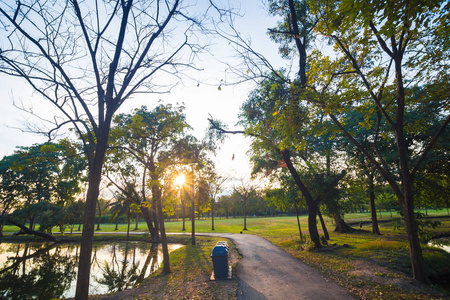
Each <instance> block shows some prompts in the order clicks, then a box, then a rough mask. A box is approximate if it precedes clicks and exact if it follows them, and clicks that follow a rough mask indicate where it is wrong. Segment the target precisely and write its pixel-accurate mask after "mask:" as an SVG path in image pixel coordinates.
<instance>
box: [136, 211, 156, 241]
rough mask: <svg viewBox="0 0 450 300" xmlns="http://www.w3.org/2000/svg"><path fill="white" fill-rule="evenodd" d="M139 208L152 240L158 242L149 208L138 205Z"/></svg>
mask: <svg viewBox="0 0 450 300" xmlns="http://www.w3.org/2000/svg"><path fill="white" fill-rule="evenodd" d="M140 209H141V212H142V216H143V217H144V220H145V223H147V227H148V231H149V232H150V236H151V239H152V242H154V243H156V242H158V232H157V229H156V228H155V226H153V221H152V215H151V213H150V210H149V209H148V208H147V207H146V206H143V205H141V206H140ZM155 221H156V220H155Z"/></svg>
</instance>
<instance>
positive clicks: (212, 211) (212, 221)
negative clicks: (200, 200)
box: [211, 199, 215, 230]
mask: <svg viewBox="0 0 450 300" xmlns="http://www.w3.org/2000/svg"><path fill="white" fill-rule="evenodd" d="M211 230H215V229H214V199H211Z"/></svg>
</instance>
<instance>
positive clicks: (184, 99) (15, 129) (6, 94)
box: [0, 0, 282, 178]
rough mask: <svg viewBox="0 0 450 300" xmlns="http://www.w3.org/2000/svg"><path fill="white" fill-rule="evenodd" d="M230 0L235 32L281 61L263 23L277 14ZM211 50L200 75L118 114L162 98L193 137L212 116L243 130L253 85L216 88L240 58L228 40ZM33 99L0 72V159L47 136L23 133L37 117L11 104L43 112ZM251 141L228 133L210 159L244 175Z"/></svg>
mask: <svg viewBox="0 0 450 300" xmlns="http://www.w3.org/2000/svg"><path fill="white" fill-rule="evenodd" d="M230 2H231V3H232V5H236V6H240V7H241V15H242V17H240V18H237V19H236V22H235V25H236V28H237V29H238V30H239V32H240V33H241V34H242V35H243V36H246V37H249V38H251V40H252V45H253V46H254V48H255V49H256V50H257V51H260V52H262V53H263V54H264V55H266V56H267V57H269V58H270V59H271V61H277V60H280V59H279V56H278V55H277V45H276V44H275V43H273V42H272V41H270V39H269V38H268V36H267V35H266V32H267V28H269V27H273V26H274V25H275V23H276V19H275V18H273V17H270V16H269V15H268V13H267V11H266V9H265V8H264V5H263V4H262V3H263V2H262V1H258V0H247V1H242V2H241V1H238V0H234V1H230ZM211 52H212V53H213V54H214V56H210V55H205V56H203V57H202V58H201V59H202V61H201V62H200V64H199V66H200V67H201V68H202V71H200V72H196V73H195V74H193V75H192V76H193V77H194V78H198V80H193V81H186V82H184V83H183V84H179V85H177V86H176V87H175V88H173V89H172V91H171V92H170V93H169V94H148V95H146V96H145V97H144V96H142V97H136V98H135V99H130V100H129V101H127V102H125V104H124V105H123V106H122V107H121V109H120V110H119V113H129V112H131V110H132V109H133V108H136V107H140V106H141V105H147V107H149V108H150V109H151V108H153V107H154V106H156V105H157V104H158V101H160V100H161V101H162V102H163V103H172V104H176V103H183V104H184V105H185V107H186V110H185V113H186V117H187V122H188V123H189V124H190V126H191V127H192V128H193V134H194V135H195V136H197V138H202V137H203V136H204V133H205V131H206V129H207V127H208V120H207V119H208V117H209V116H210V115H212V116H213V117H214V118H217V119H220V120H222V121H223V122H225V123H226V124H228V126H229V128H230V129H232V128H234V129H241V128H239V126H237V125H236V123H237V122H238V114H239V108H240V106H241V104H242V103H243V102H244V101H245V100H246V98H247V96H248V93H249V92H250V91H251V90H252V89H253V88H254V87H255V85H254V83H253V82H247V83H244V84H239V85H232V86H222V87H221V90H219V89H218V85H219V84H220V83H219V82H220V80H221V79H224V76H225V75H224V74H225V70H226V68H227V67H226V65H225V64H223V63H221V62H220V61H227V62H230V63H232V64H236V63H239V61H237V60H236V58H235V53H234V52H233V50H232V48H231V47H229V45H228V43H226V42H224V41H222V40H219V39H216V40H213V44H212V46H211ZM281 63H282V62H280V64H281ZM36 98H37V96H36V94H34V93H33V91H32V89H31V88H29V87H28V86H27V85H26V83H24V82H23V81H21V80H20V79H17V78H12V77H6V76H5V75H0V105H1V109H0V158H1V157H3V156H5V155H10V154H12V153H13V151H14V150H15V148H16V146H30V145H32V144H34V143H42V142H45V141H46V138H45V137H43V136H39V135H37V134H35V133H28V132H25V130H26V125H24V124H30V125H32V124H34V123H35V122H36V121H37V120H36V119H35V118H33V117H32V116H30V115H29V114H27V113H26V112H24V111H22V110H20V109H18V108H16V107H14V105H13V103H14V102H15V103H26V107H27V108H30V107H33V109H34V110H35V111H38V112H39V110H41V111H42V112H43V113H45V112H46V107H45V104H43V103H42V101H41V102H38V101H36ZM33 100H35V101H33ZM250 142H251V140H250V138H246V137H244V136H241V135H233V136H229V137H228V138H227V139H226V140H225V142H224V143H223V144H222V145H221V148H220V150H219V151H218V153H217V155H216V156H215V158H214V161H215V163H216V167H217V168H218V169H219V172H220V173H222V174H225V175H226V176H232V177H235V178H243V177H248V175H249V173H250V163H249V158H248V156H247V154H246V152H247V151H248V150H249V145H250ZM233 158H234V159H233Z"/></svg>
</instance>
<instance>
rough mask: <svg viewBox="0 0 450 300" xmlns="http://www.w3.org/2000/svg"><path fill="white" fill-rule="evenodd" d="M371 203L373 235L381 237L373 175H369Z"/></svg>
mask: <svg viewBox="0 0 450 300" xmlns="http://www.w3.org/2000/svg"><path fill="white" fill-rule="evenodd" d="M369 201H370V215H371V218H372V233H373V234H377V235H380V229H379V228H378V219H377V210H376V207H375V185H374V182H373V173H372V172H370V174H369Z"/></svg>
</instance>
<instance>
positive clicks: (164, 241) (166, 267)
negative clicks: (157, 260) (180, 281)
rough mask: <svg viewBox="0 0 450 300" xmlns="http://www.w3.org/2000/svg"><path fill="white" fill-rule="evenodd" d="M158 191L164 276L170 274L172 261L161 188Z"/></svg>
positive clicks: (157, 188)
mask: <svg viewBox="0 0 450 300" xmlns="http://www.w3.org/2000/svg"><path fill="white" fill-rule="evenodd" d="M154 191H156V195H155V196H156V197H157V200H156V203H157V211H158V221H159V222H158V223H159V230H160V232H161V244H162V248H163V264H164V266H163V270H162V272H163V273H164V274H168V273H170V260H169V247H168V245H167V236H166V228H165V226H164V215H163V211H162V205H161V190H160V189H159V187H156V188H155V189H154Z"/></svg>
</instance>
